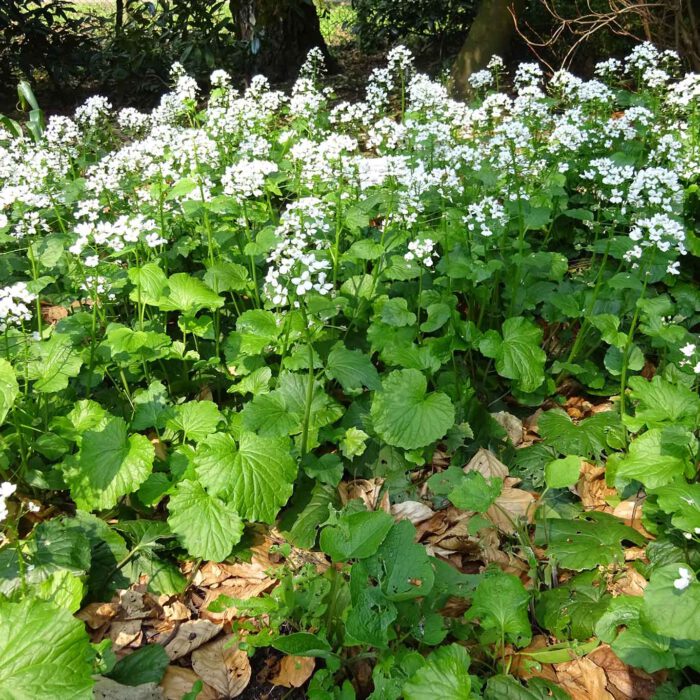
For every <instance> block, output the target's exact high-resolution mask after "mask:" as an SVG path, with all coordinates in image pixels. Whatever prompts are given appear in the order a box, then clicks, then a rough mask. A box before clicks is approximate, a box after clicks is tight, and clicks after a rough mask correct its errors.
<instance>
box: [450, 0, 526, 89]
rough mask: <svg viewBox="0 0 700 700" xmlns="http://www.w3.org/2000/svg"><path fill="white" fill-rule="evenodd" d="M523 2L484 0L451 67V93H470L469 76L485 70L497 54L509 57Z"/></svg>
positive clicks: (514, 0) (517, 0) (516, 0)
mask: <svg viewBox="0 0 700 700" xmlns="http://www.w3.org/2000/svg"><path fill="white" fill-rule="evenodd" d="M524 6H525V2H524V0H481V4H480V5H479V10H478V12H477V14H476V17H475V18H474V21H473V22H472V25H471V27H470V28H469V33H468V34H467V38H466V39H465V40H464V44H463V45H462V48H461V49H460V50H459V53H458V54H457V58H456V59H455V62H454V64H453V66H452V74H451V77H450V90H451V92H452V93H453V94H455V95H457V96H459V97H464V96H466V95H468V94H469V92H470V87H469V82H468V79H469V76H470V75H471V74H472V73H475V72H476V71H478V70H482V69H483V68H486V64H487V63H488V62H489V59H490V58H491V56H493V55H494V54H498V55H499V56H503V55H504V54H507V53H508V52H509V50H510V48H511V46H512V43H513V40H514V38H515V23H514V22H513V17H512V15H511V13H510V10H512V11H513V12H514V13H515V14H516V16H517V15H518V14H519V13H520V12H521V11H522V10H523V8H524Z"/></svg>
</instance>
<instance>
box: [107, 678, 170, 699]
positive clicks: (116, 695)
mask: <svg viewBox="0 0 700 700" xmlns="http://www.w3.org/2000/svg"><path fill="white" fill-rule="evenodd" d="M93 693H94V697H95V700H163V698H164V697H165V695H164V693H163V689H162V688H160V687H159V686H158V685H157V684H156V683H142V684H141V685H122V684H121V683H117V681H113V680H112V679H111V678H105V677H104V676H100V677H99V678H97V680H96V681H95V685H94V687H93Z"/></svg>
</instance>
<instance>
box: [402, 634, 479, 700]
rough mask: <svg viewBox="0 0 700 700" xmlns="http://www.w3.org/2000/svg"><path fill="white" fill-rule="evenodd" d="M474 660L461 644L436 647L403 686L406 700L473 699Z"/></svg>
mask: <svg viewBox="0 0 700 700" xmlns="http://www.w3.org/2000/svg"><path fill="white" fill-rule="evenodd" d="M470 663H471V660H470V658H469V654H468V653H467V650H466V649H465V648H464V647H462V646H459V645H458V644H450V645H449V646H444V647H440V648H439V649H436V650H435V651H434V652H433V653H432V654H431V655H430V656H429V657H428V658H427V660H426V663H425V666H423V667H422V668H420V669H418V671H416V673H414V674H413V676H411V678H409V680H408V682H407V683H406V684H405V685H404V687H403V696H404V698H405V700H436V698H445V699H446V698H449V699H450V700H470V698H472V697H473V696H472V692H471V687H472V682H471V678H470V676H469V664H470Z"/></svg>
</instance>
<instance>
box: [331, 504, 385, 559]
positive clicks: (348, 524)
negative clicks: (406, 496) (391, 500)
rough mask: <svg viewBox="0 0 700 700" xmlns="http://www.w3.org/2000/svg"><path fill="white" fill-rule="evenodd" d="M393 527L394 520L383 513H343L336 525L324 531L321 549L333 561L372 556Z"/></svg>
mask: <svg viewBox="0 0 700 700" xmlns="http://www.w3.org/2000/svg"><path fill="white" fill-rule="evenodd" d="M393 524H394V521H393V519H392V517H391V516H390V515H388V514H387V513H384V512H383V511H374V512H371V513H367V512H364V511H362V512H359V513H344V514H343V515H341V516H340V518H339V519H338V523H337V525H333V526H329V527H326V528H324V529H323V531H322V532H321V541H320V544H321V549H322V550H323V551H324V552H325V553H326V554H328V555H329V556H330V557H331V559H333V561H349V560H350V559H364V558H366V557H371V556H372V555H373V554H375V553H376V551H377V549H379V545H380V544H381V543H382V542H383V541H384V538H385V537H386V536H387V534H388V533H389V530H391V527H392V525H393Z"/></svg>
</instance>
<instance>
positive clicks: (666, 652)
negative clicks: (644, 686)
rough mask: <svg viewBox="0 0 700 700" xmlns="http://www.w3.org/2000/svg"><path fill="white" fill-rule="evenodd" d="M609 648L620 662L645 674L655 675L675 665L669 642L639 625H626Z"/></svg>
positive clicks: (667, 639)
mask: <svg viewBox="0 0 700 700" xmlns="http://www.w3.org/2000/svg"><path fill="white" fill-rule="evenodd" d="M610 647H611V648H612V650H613V651H614V652H615V655H616V656H618V657H619V659H620V660H621V661H624V662H625V663H626V664H629V665H630V666H635V667H637V668H642V669H644V670H645V671H646V672H647V673H656V672H657V671H661V670H662V669H668V668H673V667H674V666H675V665H676V659H675V656H674V654H673V652H672V651H671V640H670V639H669V638H668V637H665V636H663V635H660V634H655V633H654V632H652V631H650V630H648V629H646V628H643V627H642V626H641V625H640V624H639V623H628V624H627V627H626V628H625V629H624V630H622V632H620V634H619V635H618V636H617V639H615V641H614V642H613V643H612V644H611V645H610Z"/></svg>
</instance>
